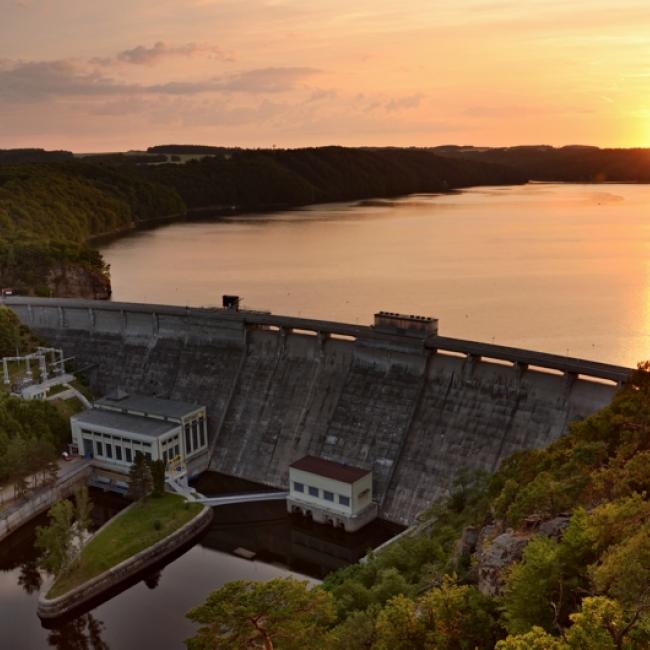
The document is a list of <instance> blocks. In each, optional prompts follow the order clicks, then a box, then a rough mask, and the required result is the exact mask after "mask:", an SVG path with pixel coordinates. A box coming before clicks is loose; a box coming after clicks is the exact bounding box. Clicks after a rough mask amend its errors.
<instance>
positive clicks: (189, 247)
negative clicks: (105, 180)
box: [101, 183, 650, 366]
mask: <svg viewBox="0 0 650 650" xmlns="http://www.w3.org/2000/svg"><path fill="white" fill-rule="evenodd" d="M101 251H102V253H103V255H104V257H105V258H106V261H107V262H108V263H109V264H110V266H111V276H112V282H113V299H114V300H120V301H138V302H151V303H162V304H175V305H191V306H200V305H205V306H209V305H217V304H220V299H221V294H224V293H233V294H239V295H241V296H243V297H244V304H245V305H246V306H248V307H251V308H258V309H269V310H271V311H273V312H274V313H277V314H287V315H295V316H304V317H314V318H323V319H327V320H341V321H347V322H351V323H360V324H367V323H371V322H372V315H373V313H374V312H375V311H378V310H388V311H400V312H406V313H409V314H413V313H415V314H423V315H432V316H436V317H438V318H439V319H440V333H441V334H443V335H445V336H452V337H457V338H466V339H473V340H479V341H485V342H488V343H491V342H495V343H499V344H503V345H512V346H516V347H524V348H532V349H536V350H541V351H545V352H554V353H557V354H563V355H564V354H567V355H570V356H577V357H585V358H590V359H596V360H599V361H605V362H609V363H616V364H623V365H630V366H633V365H635V364H636V363H637V361H640V360H642V359H646V358H648V357H649V356H650V352H649V349H648V343H649V341H650V338H649V337H650V334H649V332H650V186H648V185H632V184H603V185H572V184H546V183H530V184H528V185H523V186H508V187H477V188H472V189H468V190H464V191H461V192H454V193H450V194H444V195H413V196H407V197H403V198H398V199H390V200H383V199H382V200H376V201H362V202H351V203H336V204H327V205H316V206H309V207H306V208H302V209H296V210H286V211H282V212H274V213H265V214H250V215H238V216H232V217H219V218H215V219H211V220H203V221H185V222H181V223H175V224H171V225H165V226H160V227H157V228H154V229H151V230H140V231H136V232H133V233H131V234H129V235H127V236H124V237H121V238H118V239H115V240H114V241H112V242H110V243H107V244H105V245H103V246H102V247H101Z"/></svg>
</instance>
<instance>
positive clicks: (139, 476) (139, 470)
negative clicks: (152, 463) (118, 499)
mask: <svg viewBox="0 0 650 650" xmlns="http://www.w3.org/2000/svg"><path fill="white" fill-rule="evenodd" d="M152 489H153V479H152V476H151V468H150V467H149V463H148V462H147V459H146V458H145V456H144V454H143V453H142V452H140V451H136V452H135V457H134V459H133V464H132V465H131V468H130V469H129V489H128V491H127V496H128V497H129V498H130V499H133V500H134V501H140V500H141V499H146V497H147V496H149V494H151V490H152Z"/></svg>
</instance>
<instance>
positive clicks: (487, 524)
mask: <svg viewBox="0 0 650 650" xmlns="http://www.w3.org/2000/svg"><path fill="white" fill-rule="evenodd" d="M649 368H650V366H648V365H646V366H644V367H643V368H642V369H640V370H639V371H638V372H637V373H636V374H635V375H634V377H633V380H632V381H631V383H630V384H629V385H628V386H627V387H626V388H625V389H624V390H622V391H621V392H620V393H619V394H618V395H617V396H616V398H615V399H614V401H613V403H612V404H611V405H610V406H609V407H607V408H605V409H603V410H601V411H600V412H598V413H596V414H595V415H593V416H592V417H590V418H588V419H586V420H584V421H581V422H577V423H574V424H573V425H572V426H571V428H570V431H569V432H568V433H567V434H566V435H564V436H563V437H562V438H560V439H559V440H557V441H556V442H555V443H553V444H552V445H550V446H549V447H548V448H546V449H541V450H534V451H527V452H521V453H518V454H516V455H514V456H512V457H511V458H510V459H508V460H507V461H506V462H505V463H504V464H503V465H502V467H501V469H500V470H499V471H498V472H497V473H496V474H494V475H493V476H485V475H473V476H472V475H464V476H463V475H461V476H459V477H458V480H457V483H456V486H455V488H454V489H453V491H452V493H451V495H450V497H449V498H448V499H446V500H445V501H442V502H440V503H437V504H434V505H433V506H432V507H431V509H430V511H429V512H427V513H425V514H424V515H422V516H421V523H420V524H419V527H417V528H416V529H414V530H413V531H412V534H410V535H406V536H405V537H403V538H402V539H401V540H399V541H396V542H394V543H393V544H392V545H391V546H389V547H387V548H386V549H385V550H383V551H382V550H380V551H379V552H377V553H375V554H374V555H371V556H370V557H369V558H368V559H367V561H365V562H360V563H357V564H354V565H351V566H349V567H347V568H345V569H342V570H340V571H338V572H336V573H333V574H331V575H330V576H328V577H327V578H326V580H325V582H324V584H323V586H322V587H316V588H313V589H310V590H309V589H307V588H306V587H305V586H301V585H300V584H298V583H296V582H295V581H293V582H292V581H291V579H285V580H276V581H273V582H272V583H266V585H264V584H262V585H261V586H260V585H258V584H256V583H247V582H245V581H237V582H233V583H229V584H227V585H225V586H224V587H223V588H222V589H219V590H217V591H216V592H213V594H211V595H210V596H209V597H208V600H207V601H206V603H205V604H204V605H202V606H199V607H197V608H195V609H193V610H191V611H190V612H189V613H188V615H189V617H190V618H191V619H192V620H193V621H195V622H197V623H199V624H201V625H202V626H203V627H201V628H199V630H198V631H197V634H196V636H195V637H193V638H192V639H190V641H189V642H188V647H189V648H191V649H192V650H194V649H197V650H198V649H200V650H207V649H208V648H210V649H212V648H220V647H243V640H245V639H248V640H253V641H255V642H257V643H259V647H262V645H261V644H262V641H265V642H266V641H269V642H270V643H272V645H273V647H274V648H276V650H301V649H302V648H303V647H306V646H305V645H304V643H305V639H306V638H308V639H309V644H310V647H315V648H316V647H317V648H323V649H324V650H434V649H436V650H437V649H442V650H475V649H481V650H490V649H492V648H497V650H623V649H625V650H647V648H649V647H650V372H649ZM268 603H272V606H271V609H270V610H269V609H268ZM265 608H266V609H265ZM285 613H286V614H285ZM251 621H254V622H255V626H253V625H252V624H251ZM251 642H252V641H251ZM238 643H241V644H242V645H237V644H238ZM301 643H302V645H301ZM265 647H271V646H270V645H268V644H267V646H265Z"/></svg>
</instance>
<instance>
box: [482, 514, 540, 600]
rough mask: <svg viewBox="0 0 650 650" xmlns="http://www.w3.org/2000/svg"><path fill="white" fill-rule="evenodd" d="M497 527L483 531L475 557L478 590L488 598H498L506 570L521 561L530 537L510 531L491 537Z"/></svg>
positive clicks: (487, 527)
mask: <svg viewBox="0 0 650 650" xmlns="http://www.w3.org/2000/svg"><path fill="white" fill-rule="evenodd" d="M496 529H497V526H496V525H491V526H486V527H485V528H484V529H483V530H482V531H481V535H480V539H479V543H478V548H477V550H476V555H475V557H474V559H475V562H476V567H477V574H478V589H479V591H480V592H481V593H483V594H486V595H488V596H498V595H499V593H500V592H501V587H502V586H503V573H504V569H506V568H507V567H509V566H510V565H511V564H513V563H514V562H518V561H519V560H521V556H522V554H523V552H524V548H526V545H527V544H528V541H529V539H530V536H529V535H528V534H526V533H520V532H516V531H513V530H508V531H506V532H504V533H501V534H497V535H496V537H491V535H493V534H494V532H495V530H496Z"/></svg>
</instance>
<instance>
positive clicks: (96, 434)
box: [81, 429, 151, 447]
mask: <svg viewBox="0 0 650 650" xmlns="http://www.w3.org/2000/svg"><path fill="white" fill-rule="evenodd" d="M81 433H84V434H86V435H87V436H94V437H95V438H103V439H104V440H117V441H118V442H121V443H126V444H130V445H134V446H136V447H137V446H139V445H142V446H143V447H151V443H150V442H142V441H140V440H133V439H132V438H123V437H122V436H114V435H111V434H110V433H99V431H90V430H89V429H82V430H81Z"/></svg>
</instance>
